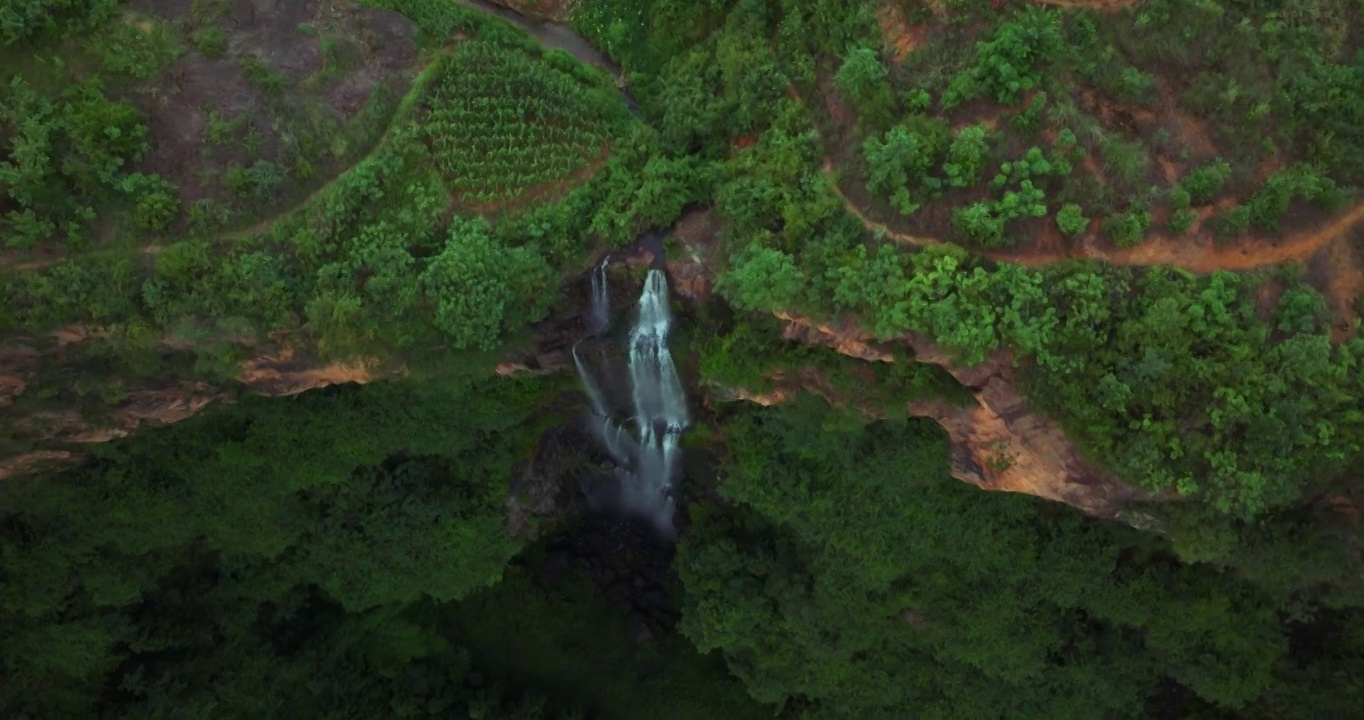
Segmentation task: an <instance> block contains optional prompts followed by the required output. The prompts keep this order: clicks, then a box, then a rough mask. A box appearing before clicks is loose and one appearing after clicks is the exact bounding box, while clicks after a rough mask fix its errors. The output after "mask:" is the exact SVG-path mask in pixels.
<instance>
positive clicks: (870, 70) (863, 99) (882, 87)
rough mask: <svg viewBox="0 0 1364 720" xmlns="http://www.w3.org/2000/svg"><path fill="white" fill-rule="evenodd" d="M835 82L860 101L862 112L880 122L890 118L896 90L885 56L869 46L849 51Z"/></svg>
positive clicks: (860, 113) (859, 105)
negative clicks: (893, 87)
mask: <svg viewBox="0 0 1364 720" xmlns="http://www.w3.org/2000/svg"><path fill="white" fill-rule="evenodd" d="M834 85H835V86H837V87H838V89H839V90H842V91H843V92H844V93H847V95H848V97H850V98H852V100H853V102H854V103H856V104H857V109H858V114H859V115H861V116H863V117H864V118H866V119H867V120H868V121H869V122H872V123H874V124H879V123H882V122H887V121H889V120H890V113H891V111H892V110H893V105H894V101H895V100H894V98H895V96H894V94H893V93H892V91H891V87H890V79H889V75H888V73H887V72H886V66H885V64H884V63H882V62H881V57H880V56H879V55H877V53H876V52H875V51H874V50H871V49H869V48H865V47H859V48H854V49H853V50H850V51H849V52H848V55H847V57H845V58H844V59H843V64H842V65H841V66H839V68H838V73H837V74H835V75H834Z"/></svg>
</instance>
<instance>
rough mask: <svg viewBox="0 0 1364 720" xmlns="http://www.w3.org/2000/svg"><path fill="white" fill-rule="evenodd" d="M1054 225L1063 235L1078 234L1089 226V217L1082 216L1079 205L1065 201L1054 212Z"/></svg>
mask: <svg viewBox="0 0 1364 720" xmlns="http://www.w3.org/2000/svg"><path fill="white" fill-rule="evenodd" d="M1056 227H1057V228H1059V229H1060V230H1061V232H1062V233H1064V234H1065V235H1068V236H1074V235H1078V234H1080V233H1082V232H1084V231H1085V230H1086V229H1087V228H1088V227H1089V218H1087V217H1085V216H1084V212H1083V211H1081V210H1080V206H1079V205H1076V204H1075V203H1066V204H1065V205H1062V206H1061V209H1060V210H1058V211H1057V212H1056Z"/></svg>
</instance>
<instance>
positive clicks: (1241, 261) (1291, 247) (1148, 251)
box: [1081, 202, 1364, 273]
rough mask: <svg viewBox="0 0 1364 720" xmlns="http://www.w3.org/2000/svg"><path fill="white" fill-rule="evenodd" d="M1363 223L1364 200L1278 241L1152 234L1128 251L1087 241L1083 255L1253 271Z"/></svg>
mask: <svg viewBox="0 0 1364 720" xmlns="http://www.w3.org/2000/svg"><path fill="white" fill-rule="evenodd" d="M1361 222H1364V202H1360V203H1358V204H1356V205H1355V206H1354V207H1353V208H1351V209H1350V210H1349V211H1348V212H1346V213H1345V214H1344V215H1341V216H1340V217H1338V218H1336V219H1335V220H1334V221H1332V222H1331V223H1330V224H1329V225H1326V226H1325V227H1323V228H1320V229H1318V230H1315V231H1312V232H1304V233H1299V234H1297V235H1291V236H1289V237H1287V238H1284V239H1283V240H1282V241H1281V242H1277V243H1270V242H1266V241H1265V240H1260V239H1252V240H1247V241H1242V242H1238V243H1236V244H1234V245H1226V246H1222V245H1218V244H1216V243H1214V242H1213V241H1212V239H1211V238H1209V237H1190V238H1182V239H1171V238H1165V237H1151V238H1148V239H1146V240H1144V241H1142V243H1141V245H1138V246H1137V247H1134V248H1129V249H1126V250H1112V251H1101V250H1099V249H1097V248H1095V247H1093V246H1092V245H1091V244H1089V243H1086V247H1085V248H1084V252H1083V254H1082V255H1081V257H1090V258H1094V259H1096V260H1102V261H1104V262H1107V263H1111V264H1113V265H1177V266H1179V267H1182V268H1184V269H1186V270H1189V271H1190V272H1196V273H1210V272H1213V271H1216V270H1254V269H1256V268H1262V267H1268V266H1271V265H1282V264H1284V263H1288V262H1303V261H1305V260H1307V259H1308V258H1310V257H1312V256H1313V255H1315V254H1316V253H1317V252H1318V251H1320V250H1321V249H1322V248H1323V247H1325V246H1326V245H1328V244H1330V243H1331V241H1333V240H1335V239H1337V238H1339V237H1340V236H1341V235H1344V234H1345V233H1347V232H1349V231H1350V230H1351V229H1353V228H1354V227H1355V226H1356V225H1358V224H1360V223H1361ZM1341 269H1342V270H1343V269H1345V268H1341Z"/></svg>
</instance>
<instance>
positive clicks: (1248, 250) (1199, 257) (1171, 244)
mask: <svg viewBox="0 0 1364 720" xmlns="http://www.w3.org/2000/svg"><path fill="white" fill-rule="evenodd" d="M824 175H825V177H826V178H828V180H829V185H830V187H831V188H832V189H833V191H834V193H835V194H836V195H838V197H839V199H841V200H842V201H843V205H844V207H846V208H847V209H848V212H850V213H852V214H853V215H855V216H856V217H857V219H858V220H861V221H862V225H863V226H864V227H866V228H867V230H869V231H871V232H872V233H875V234H878V235H882V236H884V237H887V238H890V239H891V240H893V241H895V242H897V243H900V244H902V245H909V246H912V247H928V246H930V245H939V244H942V243H943V242H944V241H943V240H941V239H940V238H933V237H926V236H920V235H910V234H908V233H902V232H897V231H895V230H892V229H890V228H889V227H887V226H886V224H885V223H882V222H878V221H876V220H873V219H872V218H870V217H868V216H867V214H866V213H865V212H863V210H862V208H860V207H858V206H857V205H856V204H855V203H853V202H852V200H850V199H849V198H848V196H846V195H844V194H843V191H842V189H841V188H839V186H838V182H837V175H836V171H835V169H834V166H833V161H832V160H830V159H828V158H825V160H824ZM1361 223H1364V201H1362V202H1360V203H1358V204H1356V205H1355V206H1354V207H1353V208H1351V209H1350V210H1349V211H1348V212H1346V213H1345V214H1344V215H1341V216H1340V217H1338V218H1336V219H1335V220H1334V221H1332V222H1331V223H1330V224H1329V225H1326V226H1325V227H1322V228H1320V229H1318V230H1315V231H1312V232H1305V233H1301V234H1298V235H1293V236H1289V237H1287V238H1285V239H1283V241H1281V242H1277V243H1270V242H1267V241H1265V240H1260V239H1253V240H1247V241H1243V242H1239V243H1236V244H1234V245H1218V244H1217V243H1215V242H1213V240H1212V238H1211V237H1208V236H1202V237H1198V236H1194V237H1188V238H1167V237H1160V236H1154V237H1150V238H1147V239H1146V240H1144V241H1142V243H1141V244H1140V245H1138V246H1136V247H1134V248H1128V249H1113V250H1104V249H1100V248H1099V247H1098V246H1097V244H1096V243H1095V242H1094V241H1093V240H1086V241H1085V242H1084V243H1083V244H1082V245H1081V246H1080V247H1078V248H1073V249H1071V250H1069V251H1066V250H1061V249H1059V248H1058V249H1057V250H1051V251H1045V252H1039V251H1015V250H986V249H974V250H973V251H974V252H977V253H979V254H981V255H984V256H986V257H989V258H991V259H994V260H999V261H1002V262H1011V263H1016V264H1019V265H1027V266H1030V267H1037V266H1041V265H1050V264H1053V263H1057V262H1060V261H1062V260H1068V259H1072V258H1086V259H1091V260H1099V261H1102V262H1106V263H1108V264H1110V265H1123V266H1133V267H1146V266H1151V265H1170V266H1175V267H1180V268H1183V269H1185V270H1188V271H1190V272H1194V273H1200V274H1207V273H1211V272H1214V271H1217V270H1254V269H1256V268H1262V267H1269V266H1273V265H1281V264H1284V263H1288V262H1303V261H1306V260H1307V259H1308V258H1310V257H1312V256H1313V255H1315V254H1316V253H1317V252H1318V251H1320V250H1321V249H1322V248H1323V247H1326V246H1327V245H1329V244H1330V243H1331V242H1332V241H1333V240H1335V239H1337V238H1339V237H1340V236H1342V235H1344V234H1345V233H1346V232H1348V231H1349V230H1351V229H1352V228H1354V227H1355V226H1356V225H1359V224H1361ZM1350 269H1351V268H1348V267H1342V268H1340V270H1341V271H1346V270H1350Z"/></svg>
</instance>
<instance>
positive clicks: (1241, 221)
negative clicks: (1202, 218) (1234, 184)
mask: <svg viewBox="0 0 1364 720" xmlns="http://www.w3.org/2000/svg"><path fill="white" fill-rule="evenodd" d="M1208 224H1209V226H1210V227H1211V229H1212V232H1213V234H1214V235H1216V236H1217V239H1218V240H1227V239H1230V238H1232V237H1235V236H1237V235H1245V234H1246V233H1247V232H1250V208H1249V207H1247V206H1245V205H1237V206H1236V207H1234V208H1231V209H1230V210H1227V211H1225V212H1220V213H1218V214H1216V215H1214V216H1212V219H1211V220H1210V221H1209V223H1208Z"/></svg>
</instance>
